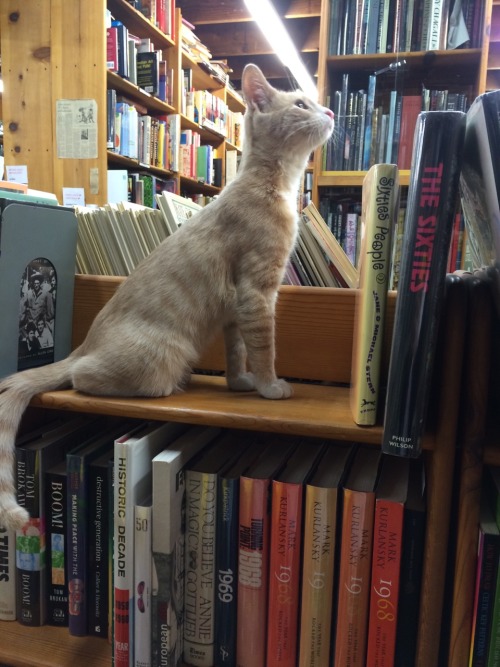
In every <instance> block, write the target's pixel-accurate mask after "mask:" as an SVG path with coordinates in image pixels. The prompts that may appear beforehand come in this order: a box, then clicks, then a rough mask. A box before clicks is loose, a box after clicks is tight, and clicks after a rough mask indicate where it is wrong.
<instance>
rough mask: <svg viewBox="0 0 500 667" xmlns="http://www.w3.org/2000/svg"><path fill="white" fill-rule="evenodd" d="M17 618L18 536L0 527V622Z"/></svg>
mask: <svg viewBox="0 0 500 667" xmlns="http://www.w3.org/2000/svg"><path fill="white" fill-rule="evenodd" d="M16 618H17V604H16V534H15V532H14V531H13V530H9V529H7V528H2V527H0V621H15V620H16Z"/></svg>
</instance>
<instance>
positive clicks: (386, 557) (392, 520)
mask: <svg viewBox="0 0 500 667" xmlns="http://www.w3.org/2000/svg"><path fill="white" fill-rule="evenodd" d="M409 470H410V459H403V458H400V457H394V456H385V457H384V458H383V460H382V467H381V472H380V478H379V481H378V484H377V492H376V500H375V523H374V531H373V533H374V538H373V559H372V575H371V586H370V609H369V620H368V651H367V657H366V667H375V665H376V666H377V667H378V666H379V665H384V666H387V667H388V666H389V665H394V664H396V663H395V661H394V652H395V645H396V633H397V618H398V602H399V588H400V571H401V557H402V547H403V521H404V503H405V501H406V497H407V493H408V475H409Z"/></svg>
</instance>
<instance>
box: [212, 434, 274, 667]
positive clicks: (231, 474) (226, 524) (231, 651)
mask: <svg viewBox="0 0 500 667" xmlns="http://www.w3.org/2000/svg"><path fill="white" fill-rule="evenodd" d="M235 437H239V436H235ZM242 437H243V436H242ZM241 446H242V448H244V449H243V451H242V454H241V456H240V457H239V459H238V461H236V462H232V464H231V465H230V467H229V468H227V469H226V470H225V471H222V472H221V473H220V474H219V476H218V480H217V517H216V556H215V568H216V574H215V577H216V597H215V650H214V657H215V665H216V666H217V667H218V666H219V665H224V666H225V667H236V610H237V591H238V534H239V496H240V477H241V475H242V474H243V473H244V472H245V471H246V469H247V468H248V467H249V466H250V465H251V464H252V463H253V461H255V460H256V459H257V458H258V456H259V455H260V454H261V453H262V451H263V450H264V448H265V447H264V444H263V443H258V442H254V443H251V442H250V441H249V440H248V439H247V441H246V442H245V441H244V442H243V444H242V445H241Z"/></svg>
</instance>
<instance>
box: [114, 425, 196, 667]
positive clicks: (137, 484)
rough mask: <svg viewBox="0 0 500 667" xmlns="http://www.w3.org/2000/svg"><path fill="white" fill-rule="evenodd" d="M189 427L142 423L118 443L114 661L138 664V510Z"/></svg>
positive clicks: (121, 665) (119, 664)
mask: <svg viewBox="0 0 500 667" xmlns="http://www.w3.org/2000/svg"><path fill="white" fill-rule="evenodd" d="M185 428H186V427H185V426H184V425H183V424H180V423H167V424H161V425H160V426H159V425H158V424H157V423H155V422H149V423H146V424H144V423H143V424H141V425H140V426H138V427H136V428H135V429H133V430H132V431H131V432H130V433H127V434H125V435H123V431H122V434H121V437H119V438H118V439H117V440H116V441H115V444H114V475H115V484H114V577H113V581H114V659H115V665H116V666H117V667H129V664H130V665H133V661H134V614H135V607H134V507H135V505H136V504H137V503H138V502H139V500H140V499H141V498H143V497H144V495H145V494H146V493H147V492H148V488H149V487H150V486H151V484H152V481H151V480H152V461H153V458H154V457H155V456H156V455H157V454H159V453H160V452H161V451H162V450H163V449H164V447H166V446H167V445H168V444H169V443H170V442H172V441H173V440H174V439H175V438H177V437H178V436H179V435H181V434H182V433H183V431H184V430H185Z"/></svg>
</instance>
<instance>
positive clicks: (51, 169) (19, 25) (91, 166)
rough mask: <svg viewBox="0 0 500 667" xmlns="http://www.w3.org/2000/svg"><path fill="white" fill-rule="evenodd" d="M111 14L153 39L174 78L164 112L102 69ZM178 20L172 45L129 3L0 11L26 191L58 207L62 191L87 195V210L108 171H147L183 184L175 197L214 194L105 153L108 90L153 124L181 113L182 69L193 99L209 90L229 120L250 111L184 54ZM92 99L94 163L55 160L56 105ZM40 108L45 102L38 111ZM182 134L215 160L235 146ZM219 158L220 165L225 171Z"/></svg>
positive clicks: (9, 101) (10, 129)
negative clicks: (212, 152) (189, 76)
mask: <svg viewBox="0 0 500 667" xmlns="http://www.w3.org/2000/svg"><path fill="white" fill-rule="evenodd" d="M106 8H108V9H109V10H110V12H111V13H112V15H113V16H114V17H115V18H117V19H118V20H120V21H122V22H123V23H124V24H125V25H126V26H127V27H128V28H129V30H130V32H131V33H133V34H134V35H136V36H137V37H141V38H142V37H148V38H150V39H151V41H152V43H153V44H154V47H155V48H156V49H159V50H161V51H162V52H163V53H164V55H165V57H166V58H167V59H168V62H169V67H171V68H172V69H173V72H174V80H173V92H174V94H173V100H172V104H166V103H165V102H162V101H161V100H159V99H157V98H155V97H153V96H151V95H149V94H147V93H145V92H144V91H141V90H140V89H139V88H138V87H137V86H135V85H134V84H132V83H130V82H129V81H127V80H126V79H123V78H121V77H120V76H118V75H117V74H115V73H113V72H110V71H107V69H106V27H105V26H106ZM180 24H181V16H180V12H179V10H176V30H177V33H176V35H175V38H174V39H171V38H170V37H168V36H166V35H164V34H163V33H162V32H160V31H159V30H158V29H157V28H156V27H155V26H153V25H152V24H151V23H150V22H149V21H148V20H147V19H146V18H145V17H144V16H143V15H142V14H141V13H140V12H139V11H137V10H136V9H135V8H133V7H132V6H131V5H130V4H129V3H128V2H127V1H126V0H109V1H108V3H106V1H105V0H96V2H92V3H91V4H90V5H88V3H84V2H83V1H81V0H77V1H76V2H71V3H64V2H50V1H49V0H41V1H40V2H37V3H35V4H34V5H31V4H30V5H29V6H28V5H26V6H24V5H19V4H18V3H15V2H13V1H11V0H6V2H2V4H1V7H0V35H1V38H0V39H1V42H0V46H1V53H2V70H3V80H4V87H5V91H6V92H5V93H4V96H3V118H4V123H5V140H4V145H5V154H6V164H8V165H26V166H27V169H28V180H29V185H30V187H32V188H35V189H39V190H47V191H49V192H55V194H56V195H57V197H58V198H59V201H61V202H62V188H63V187H80V188H84V190H85V201H86V203H87V204H99V205H103V204H105V203H106V202H107V170H108V166H109V167H110V168H122V169H128V170H135V171H138V170H141V171H149V172H150V173H154V174H156V175H158V176H162V177H165V178H175V179H176V180H177V186H178V187H177V190H178V191H181V190H183V191H189V192H200V193H205V194H208V195H214V194H217V192H219V191H220V189H219V188H216V187H213V186H209V185H205V184H203V183H200V182H198V181H197V180H195V179H189V178H187V177H184V176H180V175H179V174H178V173H177V172H176V173H173V172H170V171H166V170H161V169H156V168H154V167H148V168H145V167H144V166H142V165H140V164H139V162H138V161H137V160H130V159H128V158H126V157H123V156H120V155H116V154H114V153H112V152H110V151H107V148H106V102H107V100H106V91H107V89H108V88H115V89H116V90H117V92H118V93H119V94H121V95H123V96H125V97H127V98H128V99H130V100H131V101H132V102H136V103H138V104H140V105H141V106H142V107H145V108H146V109H147V112H148V113H149V114H150V115H164V114H172V113H179V112H180V109H181V73H182V68H187V67H189V68H191V69H192V71H193V85H194V88H195V89H197V90H209V91H211V92H212V93H213V94H214V95H215V96H217V97H219V98H221V99H222V100H223V101H224V102H225V103H226V104H227V105H228V107H229V108H230V109H231V110H232V111H244V103H243V100H242V99H241V98H240V97H239V96H238V95H237V94H236V93H234V92H233V91H231V90H230V89H229V88H228V87H227V86H225V85H224V84H223V83H221V82H220V81H219V80H218V79H216V78H214V77H213V76H211V75H210V74H208V73H207V72H205V71H203V70H202V69H201V68H200V67H199V65H198V64H197V63H196V62H194V61H192V60H191V59H190V58H189V56H188V55H187V54H185V53H184V52H183V51H182V49H181V46H180V43H181V41H180ZM63 99H64V100H79V99H82V100H94V101H95V102H96V104H97V126H98V136H97V155H96V156H95V157H91V158H62V157H58V146H57V136H56V129H57V118H56V105H57V102H58V101H59V100H63ZM40 100H43V103H42V104H40ZM181 127H182V128H183V129H192V130H195V131H197V132H199V133H200V134H201V135H202V142H203V143H209V144H211V145H213V146H214V148H215V149H216V151H217V154H218V156H219V157H222V158H225V151H226V150H236V147H235V146H233V145H232V144H230V143H229V142H227V141H226V138H225V137H224V136H222V135H221V134H218V133H217V132H213V131H211V130H208V129H205V128H201V127H200V126H199V125H198V124H195V123H193V122H191V121H190V120H189V119H188V118H186V117H182V118H181ZM224 162H225V161H224V159H223V164H224Z"/></svg>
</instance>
